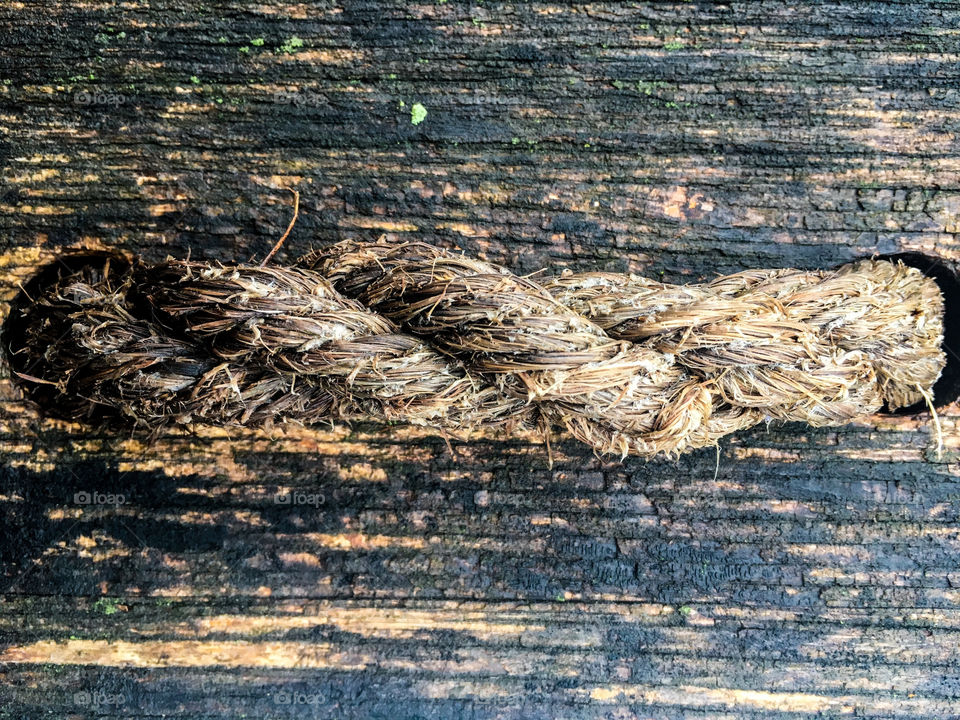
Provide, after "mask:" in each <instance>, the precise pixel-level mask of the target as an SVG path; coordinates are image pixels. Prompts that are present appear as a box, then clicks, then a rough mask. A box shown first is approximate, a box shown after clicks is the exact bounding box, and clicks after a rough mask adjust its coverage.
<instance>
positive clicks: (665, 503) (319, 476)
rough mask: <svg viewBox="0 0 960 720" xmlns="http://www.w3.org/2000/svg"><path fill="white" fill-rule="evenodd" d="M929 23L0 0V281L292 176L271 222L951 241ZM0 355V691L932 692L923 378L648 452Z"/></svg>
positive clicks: (152, 699) (501, 709)
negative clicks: (255, 397)
mask: <svg viewBox="0 0 960 720" xmlns="http://www.w3.org/2000/svg"><path fill="white" fill-rule="evenodd" d="M958 27H960V5H958V4H957V3H955V2H911V3H908V2H899V1H896V0H890V1H888V2H849V1H837V2H814V3H803V4H801V3H797V2H779V1H776V2H775V1H767V0H761V1H759V2H750V3H746V2H728V3H723V2H720V3H708V2H677V3H672V2H662V3H661V2H638V3H603V2H597V3H582V4H571V5H563V4H550V3H543V2H528V3H515V4H509V3H501V2H490V1H485V2H479V1H478V0H476V1H474V2H458V1H456V0H449V1H447V2H431V3H401V2H393V1H389V0H388V1H386V2H380V3H376V4H374V3H363V2H322V1H321V2H314V3H283V2H273V1H272V0H260V1H259V2H245V1H244V0H218V1H216V2H206V3H203V4H197V3H191V4H188V3H186V2H183V1H182V0H151V1H150V2H145V1H143V0H132V1H131V2H127V3H123V4H120V5H118V4H115V3H108V2H97V1H93V2H84V3H71V2H65V1H64V0H46V1H40V0H32V1H21V2H11V3H6V4H5V5H4V6H3V7H2V8H0V29H2V31H3V37H4V43H3V46H2V48H0V168H2V170H0V172H2V176H0V177H2V188H0V313H2V314H5V313H6V312H7V310H8V308H7V303H8V302H9V301H10V299H11V298H12V297H13V296H14V295H15V294H16V292H17V283H18V282H20V281H22V280H23V279H24V278H26V277H29V275H30V274H32V273H33V272H34V271H35V270H36V268H37V267H38V266H39V265H40V264H41V263H43V262H45V261H48V260H49V259H51V258H53V257H54V256H55V255H56V253H57V251H58V250H59V249H62V248H64V247H73V246H80V245H84V246H110V247H118V248H122V249H124V250H127V251H130V252H135V253H140V254H142V255H144V256H146V257H147V258H150V259H154V260H156V259H160V258H162V257H163V256H165V255H166V254H168V253H169V254H173V255H175V256H177V257H183V256H185V255H186V254H187V253H190V254H191V255H192V256H193V257H203V258H210V259H218V260H223V261H237V260H247V259H249V258H251V257H254V256H256V257H263V256H264V255H265V254H266V252H267V251H268V250H269V248H270V247H271V246H272V245H273V243H274V241H275V240H276V239H277V238H278V237H279V236H280V234H282V232H283V230H284V229H285V228H286V225H287V223H288V222H289V218H290V214H291V201H290V193H289V192H288V189H297V190H298V191H299V192H300V194H301V217H300V219H299V221H298V223H297V226H296V228H295V230H294V232H293V234H292V235H291V237H290V239H289V240H288V241H287V243H286V245H285V246H284V248H283V250H282V251H281V254H280V256H279V259H280V260H284V259H291V258H293V257H296V256H297V255H299V254H300V253H302V252H305V251H307V250H309V249H311V248H313V247H317V246H320V245H323V244H325V243H329V242H332V241H335V240H339V239H343V238H347V237H358V238H375V237H377V236H378V235H380V234H383V233H387V234H391V235H395V236H403V237H410V238H417V239H423V240H426V241H428V242H433V243H437V244H440V245H444V246H447V247H461V248H463V249H464V250H467V251H468V252H470V253H475V254H480V255H481V256H483V257H485V258H487V259H490V260H493V261H496V262H502V263H504V264H506V265H508V266H509V267H511V268H513V269H514V270H517V271H519V272H524V273H526V272H537V271H543V270H544V269H545V270H546V271H547V272H559V271H560V270H561V269H563V268H566V267H569V268H573V269H576V270H600V269H603V270H630V271H635V272H639V273H644V274H647V275H650V276H653V277H662V278H664V279H665V280H668V281H671V282H683V281H689V280H702V279H705V278H709V277H712V276H713V275H715V274H716V273H722V272H734V271H737V270H740V269H743V268H747V267H776V266H796V267H803V268H813V267H830V266H833V265H836V264H838V263H840V262H844V261H846V260H849V259H852V258H855V257H861V256H869V255H871V254H874V253H888V252H895V251H898V250H908V249H909V250H921V251H923V252H928V253H934V254H938V255H941V256H944V257H948V258H954V259H957V258H960V244H958V236H957V234H958V232H960V224H958V221H957V217H958V216H960V175H958V171H960V145H958V141H957V131H958V127H960V112H958V110H960V95H958V90H957V88H958V80H960V65H958V63H960V31H958V30H957V28H958ZM261 41H262V42H261ZM417 103H419V104H420V105H422V106H423V108H424V109H425V110H426V113H427V114H426V117H424V118H423V120H422V121H421V122H419V123H418V124H414V123H413V122H412V120H413V119H414V117H413V116H412V108H413V106H414V105H415V104H417ZM958 351H960V349H958ZM6 375H9V373H7V372H6V369H5V367H4V376H6ZM0 397H2V402H0V521H2V525H0V527H2V528H3V542H2V543H0V565H2V568H3V575H2V578H0V580H2V583H3V584H2V587H0V593H2V594H0V677H2V679H3V686H2V687H0V717H11V718H14V717H15V718H32V717H67V716H73V717H94V716H96V717H124V718H131V717H161V716H164V717H190V718H194V717H203V718H232V717H258V718H259V717H263V718H285V717H324V718H327V717H330V718H334V717H335V718H389V719H390V720H406V719H408V718H409V719H410V720H413V719H414V718H436V719H440V718H475V719H477V720H480V719H485V718H522V719H524V720H526V719H528V718H533V719H537V718H544V719H547V718H550V719H552V718H587V719H590V718H617V719H618V720H627V719H633V718H637V719H640V718H644V719H646V718H657V719H661V718H662V719H667V718H669V719H671V720H672V719H674V718H752V717H757V718H760V717H763V718H784V719H786V718H791V719H796V718H806V717H835V716H852V717H859V718H925V719H926V718H949V717H960V673H958V671H957V669H956V668H957V661H958V643H960V611H958V607H960V481H958V479H957V477H958V474H960V473H958V470H960V428H958V423H960V411H958V409H957V408H956V407H950V408H946V409H945V410H944V412H943V414H942V417H941V422H942V425H943V431H944V441H945V449H944V453H943V454H942V455H941V456H939V457H938V456H937V454H936V452H935V441H934V438H933V435H932V429H931V427H930V420H929V418H928V417H915V418H914V417H879V416H878V417H876V418H874V419H872V420H871V421H870V422H868V423H863V424H857V425H851V426H848V427H844V428H839V429H823V430H811V429H809V428H805V427H798V426H787V427H779V426H771V427H770V428H760V429H756V430H753V431H750V432H745V433H742V434H740V435H738V436H736V437H734V438H732V439H730V440H729V441H725V442H724V443H723V445H722V448H721V450H720V452H719V455H717V454H715V452H714V451H713V450H705V451H701V452H697V453H694V454H691V455H689V456H685V457H684V458H682V459H681V460H679V461H676V462H668V461H655V462H642V461H638V460H627V461H626V462H624V463H615V462H606V461H600V460H598V459H597V458H595V457H593V456H592V455H591V454H590V453H589V451H588V450H587V449H585V448H584V447H582V446H581V445H580V444H579V443H576V442H574V441H567V440H564V439H563V438H559V437H558V438H555V443H554V453H555V463H554V466H553V467H552V468H550V467H549V466H548V463H547V458H546V453H545V451H544V450H543V448H542V446H541V445H539V444H538V442H537V440H536V438H533V437H526V436H518V437H507V438H504V437H497V436H495V435H486V436H483V435H481V436H479V437H476V438H471V439H469V440H456V439H454V440H453V441H452V445H453V448H454V451H455V454H451V452H450V450H448V448H447V444H446V442H445V439H444V438H442V437H440V436H438V435H436V434H434V433H431V432H429V431H425V430H418V429H413V428H404V427H387V428H384V427H377V426H368V425H360V426H357V427H354V428H347V427H334V428H331V429H320V430H311V431H306V430H291V431H289V432H287V433H285V434H281V433H275V434H267V433H255V432H235V433H231V434H229V435H228V434H227V433H224V432H222V431H213V430H198V432H197V433H196V434H195V435H187V434H182V435H178V434H170V435H165V436H163V437H161V438H159V439H158V440H157V441H156V442H155V443H149V442H147V441H145V440H144V439H143V438H138V437H116V436H113V435H105V434H103V433H100V432H97V431H93V430H90V429H89V428H82V427H78V426H68V425H64V424H60V423H56V422H53V421H49V420H44V419H43V418H41V417H39V416H38V415H37V413H36V411H35V409H33V408H31V407H28V406H27V405H25V404H24V403H23V402H22V401H21V400H20V399H19V397H18V395H17V392H16V390H15V388H14V386H13V384H12V383H11V381H10V379H9V378H8V377H5V378H4V379H3V380H2V387H0ZM83 493H91V494H92V493H99V495H98V496H96V497H95V498H94V499H95V500H97V501H98V502H94V503H90V502H83V501H84V500H86V499H87V498H86V496H84V495H83ZM120 496H122V497H120ZM278 496H279V498H278ZM288 498H289V502H288V503H285V502H278V499H280V500H281V501H282V500H285V499H288ZM121 500H122V502H120V501H121ZM100 501H103V502H100Z"/></svg>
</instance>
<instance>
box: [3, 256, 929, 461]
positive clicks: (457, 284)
mask: <svg viewBox="0 0 960 720" xmlns="http://www.w3.org/2000/svg"><path fill="white" fill-rule="evenodd" d="M25 293H26V294H25V299H24V302H22V303H21V304H20V306H19V307H18V308H16V310H15V312H14V314H13V315H12V317H11V319H10V320H9V321H8V327H7V346H8V351H9V353H10V356H9V360H10V364H11V367H12V370H13V371H14V374H15V376H16V377H17V378H19V379H20V380H21V381H22V382H23V384H24V385H25V386H26V387H27V388H28V390H29V392H30V394H31V395H32V396H33V398H34V399H35V400H36V401H37V402H38V403H39V404H40V405H41V406H42V407H43V408H44V409H45V410H46V411H47V412H49V413H51V414H54V415H57V416H59V417H63V418H67V419H70V420H77V421H82V422H103V421H107V422H115V421H117V420H122V421H124V422H130V423H133V424H135V425H138V426H143V427H145V428H149V429H151V430H154V431H156V430H158V429H160V428H163V427H166V426H169V425H189V424H192V423H203V424H211V425H217V426H229V425H249V426H262V425H271V424H273V423H275V422H277V421H289V422H296V423H302V424H313V423H320V422H329V421H331V420H337V419H354V418H356V419H359V418H366V419H376V420H379V421H400V422H406V423H415V424H418V425H428V426H432V427H436V428H439V429H441V430H442V431H444V432H448V431H450V432H460V431H469V430H472V429H476V428H480V427H484V428H490V427H494V426H500V427H504V428H506V429H507V430H509V429H511V428H515V427H522V428H527V429H534V428H541V429H543V430H544V433H545V434H546V433H547V432H548V430H549V428H550V427H557V426H559V427H562V428H565V429H566V430H567V431H569V432H570V433H571V434H572V435H574V436H575V437H577V438H579V439H580V440H582V441H583V442H585V443H588V444H589V445H590V446H592V447H593V448H594V450H595V451H596V452H597V453H612V454H617V455H621V456H625V455H627V454H635V455H640V456H644V457H652V456H655V455H658V454H665V455H677V454H679V453H681V452H683V451H685V450H688V449H690V448H696V447H702V446H707V445H715V444H716V442H717V440H718V439H719V438H721V437H722V436H724V435H727V434H729V433H732V432H735V431H738V430H741V429H743V428H747V427H749V426H751V425H754V424H756V423H759V422H761V421H763V420H769V419H777V420H799V421H803V422H806V423H809V424H810V425H815V426H823V425H840V424H843V423H847V422H850V421H852V420H856V419H858V418H862V417H864V416H866V415H869V414H871V413H873V412H876V411H877V410H879V409H881V408H882V407H884V406H886V407H887V408H889V409H896V408H899V407H904V406H909V405H912V404H914V403H916V402H919V401H921V400H927V401H928V402H929V400H930V397H931V392H932V390H931V388H932V387H933V385H934V383H935V381H936V380H937V378H938V377H939V376H940V373H941V370H942V369H943V367H944V365H945V363H946V358H945V355H944V352H943V350H942V348H941V344H942V340H943V299H942V297H941V293H940V290H939V288H938V287H937V285H936V283H935V282H934V281H932V280H930V279H929V278H926V277H925V276H924V275H923V274H922V273H921V272H919V271H918V270H916V269H913V268H910V267H907V266H905V265H903V264H902V263H899V262H888V261H883V260H864V261H860V262H856V263H852V264H849V265H845V266H843V267H841V268H839V269H836V270H831V271H800V270H750V271H746V272H742V273H738V274H735V275H729V276H725V277H721V278H719V279H717V280H714V281H713V282H709V283H706V284H697V285H684V286H678V285H668V284H664V283H659V282H655V281H653V280H649V279H646V278H643V277H637V276H634V275H625V274H614V273H585V274H572V273H569V272H566V273H564V274H562V275H560V276H559V277H554V278H546V279H544V278H539V277H538V279H536V280H535V279H533V278H529V277H527V278H524V277H518V276H516V275H514V274H512V273H511V272H510V271H509V270H506V269H505V268H503V267H500V266H498V265H494V264H492V263H488V262H483V261H480V260H476V259H473V258H470V257H466V256H463V255H460V254H457V253H453V252H450V251H447V250H443V249H440V248H436V247H433V246H430V245H427V244H424V243H418V242H388V241H386V240H383V239H381V240H380V241H377V242H357V241H346V242H342V243H339V244H337V245H334V246H332V247H330V248H326V249H323V250H320V251H316V252H313V253H311V254H309V255H307V256H306V257H304V258H302V259H301V260H300V261H299V262H297V263H296V264H295V265H294V266H293V267H276V266H265V265H260V266H257V265H252V264H250V265H216V264H210V263H204V262H192V261H182V260H168V261H166V262H163V263H160V264H154V265H151V264H146V263H143V262H140V261H136V260H134V261H128V260H126V259H123V258H122V257H119V256H117V255H111V254H107V253H105V254H102V255H100V256H99V257H91V256H90V255H89V254H88V255H87V256H86V257H85V258H84V259H83V261H82V262H74V261H70V259H69V257H65V258H63V259H62V260H61V262H59V263H56V264H55V265H54V266H53V268H52V270H50V271H48V272H47V273H46V274H45V275H42V276H38V278H37V281H36V282H34V283H33V284H32V285H31V286H30V287H29V288H28V289H27V290H25Z"/></svg>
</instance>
